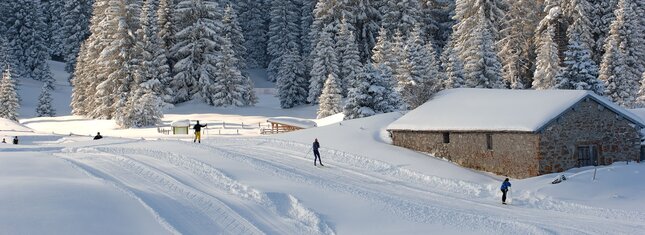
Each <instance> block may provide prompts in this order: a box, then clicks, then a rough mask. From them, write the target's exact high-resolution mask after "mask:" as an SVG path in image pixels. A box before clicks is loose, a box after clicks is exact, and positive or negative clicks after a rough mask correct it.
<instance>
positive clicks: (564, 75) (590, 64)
mask: <svg viewBox="0 0 645 235" xmlns="http://www.w3.org/2000/svg"><path fill="white" fill-rule="evenodd" d="M580 19H582V18H577V19H576V20H574V22H573V24H572V25H571V26H570V27H569V32H568V36H569V46H568V50H567V51H566V52H565V59H564V67H563V68H562V70H561V74H558V75H557V76H556V81H555V83H556V85H555V88H558V89H570V90H590V91H593V92H595V93H596V94H599V95H602V94H603V90H604V88H603V84H602V82H601V81H600V80H598V66H596V64H595V63H594V61H593V60H592V59H591V49H590V48H589V47H588V46H589V44H587V43H585V42H584V41H583V34H585V32H583V30H585V27H583V25H582V23H583V22H582V21H581V20H580Z"/></svg>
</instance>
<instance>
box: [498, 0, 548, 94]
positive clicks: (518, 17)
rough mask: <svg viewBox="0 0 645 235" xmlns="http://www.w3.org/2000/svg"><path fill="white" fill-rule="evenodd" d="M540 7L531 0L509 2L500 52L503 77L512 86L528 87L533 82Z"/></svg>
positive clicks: (502, 31) (517, 87)
mask: <svg viewBox="0 0 645 235" xmlns="http://www.w3.org/2000/svg"><path fill="white" fill-rule="evenodd" d="M537 6H538V4H535V1H530V0H516V1H509V11H508V12H507V14H506V19H505V24H504V26H505V27H504V28H503V29H502V30H501V31H500V34H501V37H502V39H501V41H500V42H499V45H500V47H499V48H500V50H499V53H498V54H499V58H500V60H501V62H502V65H503V67H502V70H503V73H502V74H503V76H504V77H503V78H504V80H505V82H506V85H507V86H508V87H510V88H511V89H524V88H526V85H528V84H530V82H531V81H530V77H531V75H532V74H533V71H532V68H533V62H534V57H535V56H534V51H535V47H534V42H533V39H534V38H535V35H534V32H535V30H534V29H535V28H536V27H537V23H538V19H537V13H538V12H539V9H538V7H537Z"/></svg>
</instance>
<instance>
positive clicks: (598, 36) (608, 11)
mask: <svg viewBox="0 0 645 235" xmlns="http://www.w3.org/2000/svg"><path fill="white" fill-rule="evenodd" d="M617 4H618V0H592V1H591V6H592V7H594V13H595V14H594V16H593V17H592V18H591V23H592V26H593V31H592V35H593V39H594V41H595V43H596V44H595V45H594V48H593V53H592V54H593V59H594V62H596V64H600V63H601V62H602V56H603V54H604V53H605V52H604V48H603V46H604V45H605V39H606V38H607V36H608V35H609V26H610V25H611V22H613V21H614V20H615V19H616V17H615V15H614V11H615V10H616V5H617Z"/></svg>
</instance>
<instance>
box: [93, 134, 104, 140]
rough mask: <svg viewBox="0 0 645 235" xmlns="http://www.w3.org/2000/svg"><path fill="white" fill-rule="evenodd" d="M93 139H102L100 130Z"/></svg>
mask: <svg viewBox="0 0 645 235" xmlns="http://www.w3.org/2000/svg"><path fill="white" fill-rule="evenodd" d="M94 139H95V140H100V139H103V136H102V135H101V132H96V136H94Z"/></svg>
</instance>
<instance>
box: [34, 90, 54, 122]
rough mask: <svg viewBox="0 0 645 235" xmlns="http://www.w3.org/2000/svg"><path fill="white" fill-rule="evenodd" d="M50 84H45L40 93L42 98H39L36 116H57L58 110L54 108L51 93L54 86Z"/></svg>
mask: <svg viewBox="0 0 645 235" xmlns="http://www.w3.org/2000/svg"><path fill="white" fill-rule="evenodd" d="M48 83H50V82H45V83H43V88H42V89H41V91H40V96H39V97H38V106H37V107H36V116H38V117H53V116H56V110H55V109H54V107H52V100H53V99H52V96H51V92H52V89H51V88H50V87H52V86H53V85H52V84H48Z"/></svg>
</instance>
